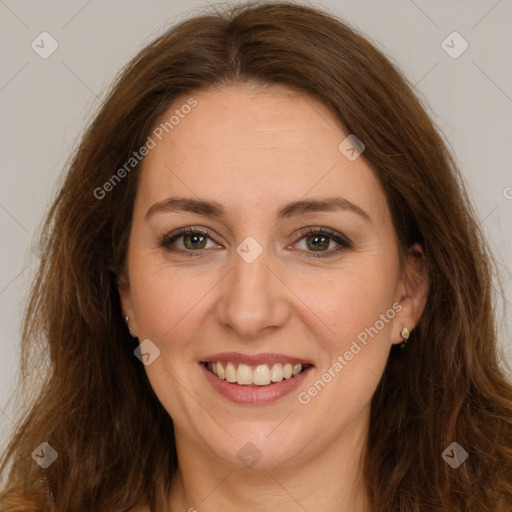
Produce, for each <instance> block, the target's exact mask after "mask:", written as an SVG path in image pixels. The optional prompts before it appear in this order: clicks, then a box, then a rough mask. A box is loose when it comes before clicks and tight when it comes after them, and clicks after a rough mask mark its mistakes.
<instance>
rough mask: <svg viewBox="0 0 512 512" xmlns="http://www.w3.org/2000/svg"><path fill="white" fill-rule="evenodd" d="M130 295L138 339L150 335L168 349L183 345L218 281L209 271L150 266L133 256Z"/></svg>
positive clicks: (197, 324) (195, 325)
mask: <svg viewBox="0 0 512 512" xmlns="http://www.w3.org/2000/svg"><path fill="white" fill-rule="evenodd" d="M131 275H132V280H131V286H132V297H133V304H134V309H135V314H136V317H137V328H138V335H139V339H141V340H142V339H145V338H149V339H151V340H152V341H154V342H155V343H156V344H157V345H158V346H159V347H160V348H161V349H164V348H165V350H166V351H169V352H173V351H174V350H179V348H180V347H182V346H184V345H186V344H187V343H188V340H189V339H190V338H191V337H192V336H193V334H194V332H196V331H197V330H198V326H199V325H201V322H200V319H199V316H198V315H200V314H201V312H202V311H203V310H204V308H205V305H206V303H207V301H208V294H209V293H210V292H211V291H212V289H214V287H215V285H216V283H217V282H218V281H219V279H218V277H217V276H216V275H214V273H212V272H207V271H203V272H191V271H190V270H187V271H185V270H183V269H180V268H177V267H174V268H171V267H170V266H159V267H158V266H152V265H151V259H150V258H144V259H143V258H142V257H141V258H138V259H137V258H134V260H133V268H132V274H131Z"/></svg>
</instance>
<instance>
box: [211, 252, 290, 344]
mask: <svg viewBox="0 0 512 512" xmlns="http://www.w3.org/2000/svg"><path fill="white" fill-rule="evenodd" d="M234 260H235V261H234V268H233V270H232V271H231V272H230V273H229V274H228V275H227V276H226V279H225V280H224V281H223V287H222V294H221V296H220V297H219V300H218V303H217V308H216V309H217V319H218V321H219V322H220V323H221V325H222V326H223V327H224V328H225V329H229V330H231V331H235V332H236V334H237V335H238V337H239V338H242V339H244V340H247V341H254V340H256V339H259V338H261V337H263V336H265V335H267V334H270V333H271V332H273V331H275V330H277V329H279V328H281V327H282V326H283V325H285V324H286V322H287V320H288V318H289V316H290V304H289V302H288V301H287V298H286V297H287V295H288V292H289V290H288V289H287V287H286V285H285V284H284V283H283V280H282V279H279V278H278V272H277V271H275V270H272V269H271V268H270V266H269V265H271V261H270V258H269V257H267V255H266V251H263V253H262V254H261V255H260V256H259V257H258V258H257V259H256V260H255V261H253V262H252V263H248V262H247V261H245V260H244V259H243V258H242V257H239V256H238V255H236V256H235V258H234ZM272 266H273V267H274V268H275V265H272Z"/></svg>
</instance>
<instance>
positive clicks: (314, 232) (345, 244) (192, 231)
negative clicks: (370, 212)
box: [160, 227, 352, 258]
mask: <svg viewBox="0 0 512 512" xmlns="http://www.w3.org/2000/svg"><path fill="white" fill-rule="evenodd" d="M192 235H201V236H205V237H207V238H209V239H210V240H212V241H213V242H215V240H214V238H213V237H212V236H210V234H209V233H208V232H207V231H204V230H201V229H198V228H192V227H188V228H184V229H180V230H179V231H178V232H176V233H170V234H168V235H166V236H165V237H164V238H163V240H162V241H161V243H160V247H162V248H164V249H166V250H167V251H169V252H174V253H177V254H182V255H184V256H187V257H191V258H194V257H198V256H202V255H203V252H204V251H205V250H207V249H198V250H184V249H176V248H171V245H172V244H173V243H174V242H176V240H178V239H180V238H182V237H184V236H192ZM308 236H325V237H327V238H330V239H331V240H333V241H334V242H336V243H337V244H338V247H336V248H335V249H331V250H329V251H318V252H316V251H304V252H305V253H307V254H306V257H308V258H326V257H329V256H333V255H335V254H337V253H339V252H341V251H343V250H346V249H351V248H352V243H351V242H350V241H349V240H348V239H347V238H345V237H343V236H341V235H340V234H338V233H336V232H335V231H331V230H329V229H326V228H304V229H302V230H300V238H299V239H298V240H297V241H296V242H294V244H296V243H298V242H300V241H301V240H303V239H304V238H307V237H308Z"/></svg>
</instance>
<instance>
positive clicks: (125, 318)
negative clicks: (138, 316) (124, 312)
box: [124, 316, 132, 333]
mask: <svg viewBox="0 0 512 512" xmlns="http://www.w3.org/2000/svg"><path fill="white" fill-rule="evenodd" d="M128 320H129V318H128V317H127V316H125V317H124V321H125V322H126V326H127V327H128V330H129V331H130V333H131V332H132V328H131V327H130V326H129V325H128Z"/></svg>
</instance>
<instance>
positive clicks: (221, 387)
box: [200, 363, 313, 405]
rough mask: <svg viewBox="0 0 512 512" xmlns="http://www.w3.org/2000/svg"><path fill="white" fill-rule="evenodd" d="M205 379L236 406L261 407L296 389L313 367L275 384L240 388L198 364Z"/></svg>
mask: <svg viewBox="0 0 512 512" xmlns="http://www.w3.org/2000/svg"><path fill="white" fill-rule="evenodd" d="M200 366H201V368H202V369H203V372H204V373H205V376H206V379H207V380H208V382H209V383H210V384H211V385H212V387H213V389H215V391H217V392H218V393H220V394H221V395H223V396H224V397H226V398H227V399H228V400H231V401H232V402H235V403H237V404H249V405H261V404H270V403H272V402H277V400H279V399H281V398H283V397H285V396H286V395H289V394H290V393H292V392H293V391H294V390H295V389H297V388H298V387H299V386H300V385H301V383H302V382H304V379H305V378H306V376H307V375H308V374H309V372H310V370H311V369H312V368H313V366H308V367H307V368H306V369H305V370H304V371H303V372H302V373H300V374H299V375H297V376H296V377H291V378H289V379H284V380H282V381H281V382H275V383H274V384H269V385H268V386H241V385H239V384H231V383H230V382H228V381H227V380H224V379H219V377H217V376H216V375H214V374H213V373H212V372H211V371H210V370H208V368H206V366H205V365H204V364H203V363H200Z"/></svg>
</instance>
